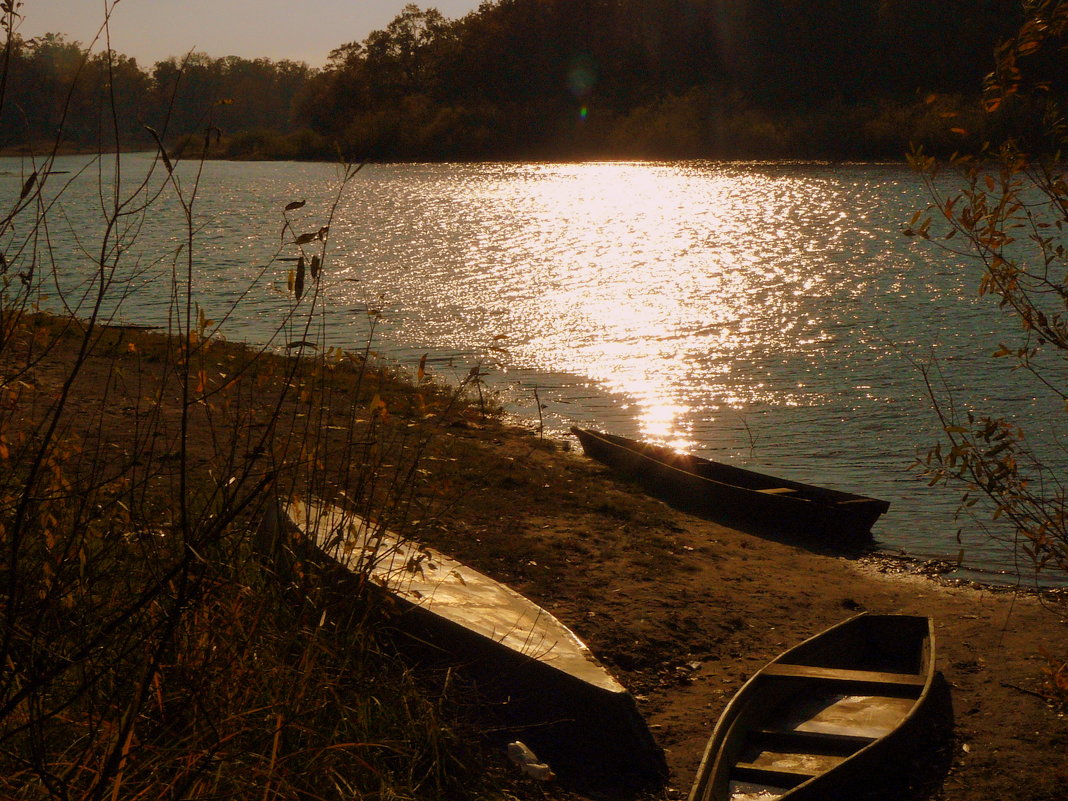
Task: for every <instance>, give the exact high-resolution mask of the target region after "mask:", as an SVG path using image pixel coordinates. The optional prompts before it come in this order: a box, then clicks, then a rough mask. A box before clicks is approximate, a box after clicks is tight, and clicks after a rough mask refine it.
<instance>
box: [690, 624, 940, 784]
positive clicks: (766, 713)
mask: <svg viewBox="0 0 1068 801" xmlns="http://www.w3.org/2000/svg"><path fill="white" fill-rule="evenodd" d="M934 677H935V671H934V632H933V626H932V623H931V621H930V619H929V618H924V617H914V616H908V615H870V614H862V615H858V616H856V617H854V618H851V619H849V620H847V621H844V622H843V623H840V624H839V625H837V626H834V627H832V628H831V629H828V630H827V631H825V632H823V633H822V634H820V635H817V636H816V637H813V638H812V639H810V640H807V641H805V642H804V643H802V644H801V645H799V646H797V647H795V648H793V649H791V650H789V651H787V652H785V653H783V654H782V655H780V656H779V657H777V658H776V659H775V660H773V661H772V662H770V663H769V664H768V665H766V666H765V667H764V668H763V669H761V670H760V671H759V672H758V673H756V674H755V675H754V676H753V677H752V678H751V679H750V680H749V681H748V682H746V684H745V685H744V686H743V687H742V689H741V690H739V691H738V694H737V695H735V697H734V698H733V699H732V700H731V702H730V703H729V704H728V705H727V708H726V709H725V710H724V712H723V714H722V716H721V717H720V719H719V721H718V722H717V724H716V727H715V730H714V731H713V734H712V737H711V738H710V739H709V742H708V747H707V748H706V751H705V756H704V759H703V760H702V763H701V767H700V769H699V770H698V774H697V778H696V781H695V782H694V785H693V789H692V790H691V793H690V799H689V801H742V799H749V798H759V799H761V800H762V801H765V800H766V801H771V799H779V800H780V801H815V799H821V800H822V801H828V800H829V799H839V798H841V799H846V798H857V797H861V796H862V795H863V793H864V791H866V790H868V789H869V787H868V785H869V781H868V780H869V779H870V777H871V775H872V774H874V773H876V772H881V771H885V770H887V769H891V770H892V769H893V766H894V765H895V761H896V760H900V759H901V758H902V754H903V753H904V752H905V751H906V750H907V749H906V748H905V744H906V743H907V742H908V741H909V739H910V737H911V735H912V734H913V733H914V732H915V730H916V729H917V727H918V726H920V725H922V723H923V716H922V714H921V713H922V712H923V710H924V709H925V707H926V706H927V704H928V703H929V700H930V697H931V689H932V685H933V681H934ZM908 769H909V766H908V765H905V764H900V765H898V770H899V772H901V771H907V770H908Z"/></svg>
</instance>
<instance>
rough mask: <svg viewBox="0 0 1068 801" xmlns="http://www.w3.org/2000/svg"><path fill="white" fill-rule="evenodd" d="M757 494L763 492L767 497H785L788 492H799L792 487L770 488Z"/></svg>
mask: <svg viewBox="0 0 1068 801" xmlns="http://www.w3.org/2000/svg"><path fill="white" fill-rule="evenodd" d="M757 492H763V493H764V494H765V495H785V494H786V493H787V492H797V490H795V489H791V488H790V487H769V488H768V489H762V490H757Z"/></svg>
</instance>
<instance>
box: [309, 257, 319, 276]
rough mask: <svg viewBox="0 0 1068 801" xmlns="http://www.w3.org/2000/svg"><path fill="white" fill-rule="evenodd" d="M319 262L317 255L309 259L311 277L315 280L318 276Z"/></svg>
mask: <svg viewBox="0 0 1068 801" xmlns="http://www.w3.org/2000/svg"><path fill="white" fill-rule="evenodd" d="M319 264H320V262H319V257H318V256H312V260H311V277H312V280H313V281H315V280H317V279H318V278H319Z"/></svg>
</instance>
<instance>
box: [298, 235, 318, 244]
mask: <svg viewBox="0 0 1068 801" xmlns="http://www.w3.org/2000/svg"><path fill="white" fill-rule="evenodd" d="M318 238H319V235H318V234H301V235H300V236H298V237H297V239H296V242H295V244H297V245H307V244H308V243H309V242H314V241H315V240H316V239H318Z"/></svg>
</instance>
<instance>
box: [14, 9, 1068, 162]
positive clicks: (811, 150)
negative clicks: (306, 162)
mask: <svg viewBox="0 0 1068 801" xmlns="http://www.w3.org/2000/svg"><path fill="white" fill-rule="evenodd" d="M1021 17H1022V8H1021V4H1020V2H1019V0H820V2H805V1H803V0H748V1H747V2H733V1H731V2H728V0H487V2H485V3H483V4H482V5H481V6H480V7H479V8H478V9H477V10H475V11H473V12H471V13H470V14H468V15H466V16H464V17H462V18H460V19H455V20H451V19H447V18H445V17H444V16H442V14H441V13H440V12H438V11H437V10H435V9H433V8H429V9H422V8H420V7H418V6H415V5H408V6H406V7H405V9H404V10H403V11H402V12H401V13H400V14H399V15H398V16H397V17H396V18H395V19H394V20H393V21H392V22H391V23H389V25H387V26H386V27H385V29H383V30H378V31H374V32H372V33H371V34H370V35H369V36H367V37H366V38H365V39H364V40H363V41H358V42H357V41H354V42H347V43H341V44H339V45H338V46H337V47H335V48H334V49H333V50H332V51H330V54H329V60H328V62H327V63H326V66H325V67H323V68H321V69H313V68H310V67H309V66H308V65H306V64H303V63H294V62H290V61H270V60H268V59H256V60H247V59H242V58H237V57H227V58H211V57H209V56H207V55H204V54H201V53H192V54H190V55H188V56H186V57H185V58H178V57H172V58H170V59H168V60H166V61H162V62H159V63H156V64H155V65H153V66H152V67H151V68H150V69H145V68H143V67H141V66H140V65H138V64H137V62H136V61H135V60H133V59H131V58H128V57H126V56H123V55H120V54H117V53H114V52H104V53H94V54H89V55H87V54H86V53H84V52H83V48H82V46H81V45H80V43H77V42H71V41H68V40H67V39H66V38H65V37H64V36H63V35H62V34H49V35H47V36H44V37H41V38H38V39H31V40H23V39H20V38H19V37H18V36H17V35H15V36H12V37H10V38H9V41H8V42H7V48H6V50H5V58H6V59H7V62H8V64H9V75H10V79H9V81H8V84H7V86H6V87H5V88H4V90H3V91H5V92H6V94H7V98H6V102H5V103H4V104H3V108H4V116H3V119H2V120H0V122H2V126H3V127H2V131H3V134H2V139H0V147H2V148H5V149H7V150H8V151H9V152H10V150H11V148H12V147H13V146H20V145H21V146H25V145H27V144H33V145H35V146H40V145H41V144H42V143H44V142H48V141H50V139H51V138H52V137H53V134H54V132H55V131H57V130H59V129H62V130H63V136H64V137H65V140H64V144H65V146H68V147H79V146H80V147H85V148H93V147H100V146H103V147H113V146H115V145H116V144H118V146H120V147H122V148H124V149H150V148H151V147H152V146H153V142H152V139H151V138H150V135H149V134H148V133H147V132H146V131H145V129H144V126H151V127H152V128H153V129H154V130H155V131H157V132H158V133H159V135H160V136H161V137H162V138H163V140H164V141H166V142H168V143H169V144H175V143H177V142H178V141H180V140H181V139H182V137H183V136H186V137H187V140H188V141H190V142H203V141H208V140H210V141H211V143H212V147H213V148H214V151H213V152H214V155H217V156H222V157H242V158H332V157H336V156H338V155H340V156H342V157H344V158H348V159H358V160H363V159H368V160H379V161H388V160H453V159H464V160H472V159H517V158H518V159H526V158H553V159H560V158H562V159H576V158H700V157H707V158H825V159H870V158H902V157H903V156H904V154H905V153H906V152H908V150H909V148H910V147H911V146H913V145H922V146H923V147H924V148H925V149H926V150H927V151H928V152H934V153H942V154H948V153H951V152H954V151H956V150H964V149H969V148H975V147H976V146H977V145H979V144H980V143H981V142H982V141H985V140H987V139H995V138H1000V135H1001V134H1004V133H1005V132H1006V131H1010V132H1012V133H1015V134H1019V135H1022V136H1027V135H1029V134H1030V133H1031V132H1032V131H1034V130H1038V129H1039V128H1040V125H1039V123H1040V122H1041V120H1040V114H1038V112H1036V111H1035V110H1033V109H1029V108H1025V107H1023V106H1022V104H1017V105H1015V106H1012V107H1005V108H1003V109H1001V110H1000V111H999V113H998V114H996V115H984V114H982V112H981V108H980V103H979V100H980V94H981V90H982V86H983V79H984V76H985V75H986V74H987V73H989V72H990V70H991V68H992V65H993V63H994V57H993V54H994V49H995V47H996V46H997V44H998V42H999V41H1001V40H1002V39H1004V38H1005V37H1007V36H1008V35H1009V34H1010V33H1012V32H1013V31H1014V30H1015V29H1016V28H1017V27H1018V26H1019V23H1020V19H1021ZM1059 72H1060V74H1068V69H1066V70H1060V71H1059ZM1051 74H1058V71H1057V70H1052V71H1051ZM1053 89H1054V91H1059V92H1061V93H1063V92H1064V89H1065V87H1064V86H1060V87H1053ZM109 98H113V103H102V102H101V101H102V100H106V99H109ZM112 106H113V107H114V113H112V111H111V107H112ZM208 131H211V132H213V133H214V134H217V135H215V136H211V137H208V139H207V140H206V139H205V137H204V136H203V134H204V133H205V132H208Z"/></svg>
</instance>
